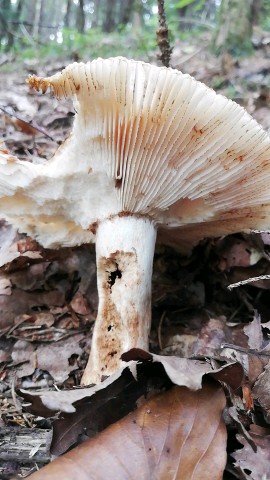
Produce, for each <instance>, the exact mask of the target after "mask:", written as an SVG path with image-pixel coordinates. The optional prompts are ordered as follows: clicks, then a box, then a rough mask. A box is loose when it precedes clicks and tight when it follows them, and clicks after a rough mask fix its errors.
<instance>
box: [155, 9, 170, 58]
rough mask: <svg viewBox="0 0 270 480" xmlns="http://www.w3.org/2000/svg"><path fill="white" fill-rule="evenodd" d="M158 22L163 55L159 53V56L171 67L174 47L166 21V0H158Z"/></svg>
mask: <svg viewBox="0 0 270 480" xmlns="http://www.w3.org/2000/svg"><path fill="white" fill-rule="evenodd" d="M158 22H159V29H158V30H157V43H158V46H159V49H160V51H161V55H158V58H159V60H161V62H162V64H163V65H164V66H165V67H169V66H170V60H171V54H172V48H171V46H170V41H169V29H168V25H167V21H166V14H165V8H164V0H158Z"/></svg>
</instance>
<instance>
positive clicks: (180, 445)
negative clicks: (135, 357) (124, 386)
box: [29, 384, 226, 480]
mask: <svg viewBox="0 0 270 480" xmlns="http://www.w3.org/2000/svg"><path fill="white" fill-rule="evenodd" d="M224 406H225V396H224V393H223V391H222V389H221V388H220V387H219V386H217V385H216V384H214V385H213V384H206V385H204V386H203V388H202V389H201V390H199V391H196V392H193V391H190V390H188V389H187V388H186V387H173V388H172V389H171V390H169V391H167V392H166V393H163V394H159V395H156V396H155V397H153V398H152V399H150V400H149V401H147V402H146V403H145V404H144V405H143V406H141V407H140V408H139V409H138V410H137V411H136V412H133V413H131V414H129V415H127V416H126V417H124V418H123V419H122V420H120V421H119V422H117V423H115V424H113V425H111V426H110V427H108V428H107V429H106V430H104V431H103V432H102V433H100V434H99V435H98V436H97V437H95V438H92V439H89V440H87V441H86V442H84V443H83V444H82V445H80V446H79V447H77V448H75V449H73V450H71V451H70V452H68V453H67V454H65V455H63V456H62V457H60V458H58V459H57V460H54V461H53V462H52V463H51V464H49V465H47V466H46V467H45V468H43V469H41V470H40V471H39V472H36V473H35V474H33V475H31V476H30V477H29V478H31V480H59V478H64V479H65V480H75V479H76V480H77V479H80V480H102V479H106V480H107V479H117V480H138V479H140V480H151V479H153V480H154V479H155V480H189V479H192V480H209V479H210V478H211V480H220V479H221V478H222V474H223V471H224V468H225V464H226V429H225V425H224V423H223V420H222V411H223V408H224Z"/></svg>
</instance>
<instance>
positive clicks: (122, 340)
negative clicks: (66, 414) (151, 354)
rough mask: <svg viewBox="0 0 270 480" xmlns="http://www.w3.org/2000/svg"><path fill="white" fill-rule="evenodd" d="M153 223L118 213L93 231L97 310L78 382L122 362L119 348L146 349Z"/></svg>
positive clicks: (108, 371)
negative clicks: (118, 214)
mask: <svg viewBox="0 0 270 480" xmlns="http://www.w3.org/2000/svg"><path fill="white" fill-rule="evenodd" d="M155 241H156V228H155V225H154V223H153V222H152V221H150V220H149V219H148V218H142V217H136V216H131V215H128V216H116V217H113V218H112V219H110V220H105V221H103V222H102V223H100V225H99V226H98V230H97V235H96V259H97V285H98V294H99V307H98V315H97V319H96V322H95V327H94V332H93V338H92V345H91V352H90V357H89V360H88V363H87V365H86V369H85V372H84V375H83V377H82V384H84V385H87V384H90V383H98V382H100V381H101V379H102V376H104V375H105V376H107V375H111V374H112V373H114V372H115V371H116V370H117V369H118V368H120V367H121V364H122V361H121V359H120V357H121V355H122V353H123V352H125V351H127V350H129V349H130V348H133V347H139V348H143V349H148V337H149V331H150V326H151V280H152V268H153V256H154V249H155Z"/></svg>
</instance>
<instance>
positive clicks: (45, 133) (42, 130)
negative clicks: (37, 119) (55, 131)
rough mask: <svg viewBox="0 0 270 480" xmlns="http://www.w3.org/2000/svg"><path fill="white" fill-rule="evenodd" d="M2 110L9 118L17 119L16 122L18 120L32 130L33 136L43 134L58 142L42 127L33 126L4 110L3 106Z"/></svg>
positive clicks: (0, 108)
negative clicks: (37, 133)
mask: <svg viewBox="0 0 270 480" xmlns="http://www.w3.org/2000/svg"><path fill="white" fill-rule="evenodd" d="M0 110H2V112H4V113H5V114H6V115H8V116H9V117H14V118H16V120H18V121H19V122H20V123H21V125H22V126H24V127H25V128H26V129H27V128H28V129H31V130H32V129H33V131H32V135H34V134H35V133H36V132H39V133H42V135H45V137H47V138H49V139H50V140H51V141H52V142H56V140H54V138H53V137H51V136H50V135H49V134H48V133H47V132H46V131H45V130H44V129H43V128H42V127H39V126H37V125H33V124H32V123H29V122H26V121H25V120H23V119H22V118H20V117H18V116H17V115H15V114H14V113H10V112H9V111H8V110H6V109H5V108H3V107H1V106H0Z"/></svg>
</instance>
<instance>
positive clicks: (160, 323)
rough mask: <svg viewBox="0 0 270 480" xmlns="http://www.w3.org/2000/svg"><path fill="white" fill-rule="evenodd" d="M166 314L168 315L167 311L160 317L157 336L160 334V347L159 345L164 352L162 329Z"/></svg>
mask: <svg viewBox="0 0 270 480" xmlns="http://www.w3.org/2000/svg"><path fill="white" fill-rule="evenodd" d="M166 313H167V312H166V310H164V312H163V313H162V315H161V317H160V321H159V324H158V331H157V334H158V345H159V349H160V350H163V346H162V334H161V329H162V324H163V320H164V318H165V317H166Z"/></svg>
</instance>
